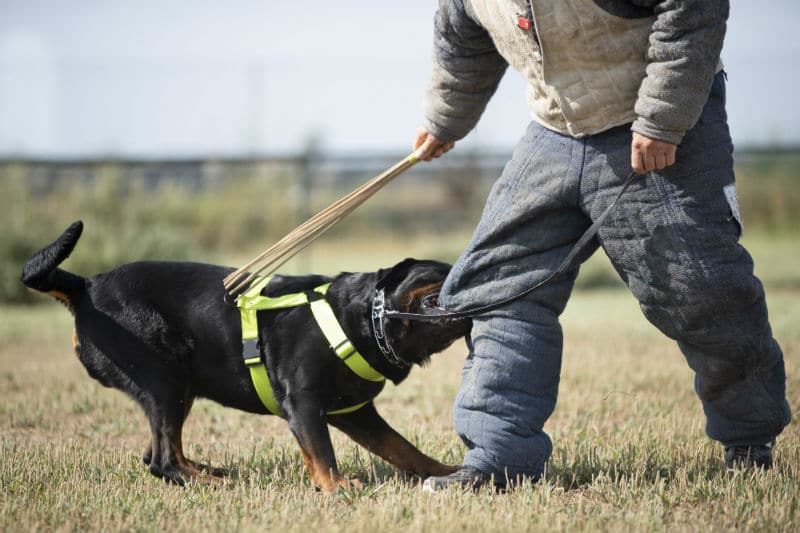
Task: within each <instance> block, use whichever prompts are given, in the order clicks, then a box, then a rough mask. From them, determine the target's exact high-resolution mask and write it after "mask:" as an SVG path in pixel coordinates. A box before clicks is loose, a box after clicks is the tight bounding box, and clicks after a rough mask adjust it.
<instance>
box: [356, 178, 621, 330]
mask: <svg viewBox="0 0 800 533" xmlns="http://www.w3.org/2000/svg"><path fill="white" fill-rule="evenodd" d="M635 177H636V173H635V172H631V173H630V175H629V176H628V179H626V180H625V183H624V184H623V185H622V188H621V189H620V191H619V193H617V196H615V197H614V200H613V201H612V202H611V203H610V204H609V206H608V207H606V209H605V210H604V211H603V212H602V213H601V214H600V216H599V217H597V219H596V220H595V221H594V223H593V224H592V225H591V226H589V228H588V229H587V230H586V231H585V232H583V235H581V237H580V239H578V241H577V242H576V243H575V246H573V247H572V250H570V252H569V254H567V257H565V258H564V260H563V261H561V263H560V264H559V265H558V268H556V269H555V270H554V271H553V272H552V273H551V274H550V275H549V276H547V277H546V278H545V279H543V280H542V281H539V282H538V283H536V284H534V285H533V286H531V287H529V288H527V289H525V290H523V291H522V292H520V293H518V294H515V295H513V296H510V297H508V298H504V299H503V300H500V301H499V302H495V303H493V304H488V305H483V306H480V307H476V308H473V309H465V310H463V311H448V310H447V309H445V308H443V307H429V308H428V309H429V310H430V311H429V312H426V313H424V314H423V313H402V312H400V311H392V310H390V309H386V305H385V302H384V301H383V300H384V295H383V290H382V289H380V290H379V289H378V288H376V291H375V297H374V298H373V305H372V314H373V318H372V320H373V324H375V323H376V322H382V321H383V320H384V319H387V318H400V319H405V320H416V321H419V322H434V321H436V320H451V319H457V318H469V317H473V316H478V315H482V314H484V313H488V312H489V311H493V310H495V309H499V308H500V307H503V306H505V305H508V304H510V303H512V302H515V301H517V300H519V299H521V298H524V297H525V296H527V295H529V294H530V293H532V292H533V291H535V290H537V289H539V288H541V287H544V286H545V285H547V284H548V283H550V282H551V281H553V280H554V279H556V278H557V277H558V276H560V275H561V274H563V273H564V272H566V271H567V270H568V269H570V268H571V267H572V266H573V265H572V263H573V262H574V261H575V258H576V257H577V256H578V255H579V254H580V253H581V252H582V251H583V250H584V248H586V245H587V244H588V243H589V241H591V240H592V239H593V238H594V237H595V236H596V235H597V232H598V230H599V229H600V226H602V225H603V222H605V220H606V219H607V218H608V216H609V215H610V214H611V212H612V211H613V210H614V208H615V207H616V205H617V202H618V201H619V199H620V197H622V195H623V194H625V191H627V190H628V187H629V186H630V184H631V183H633V180H634V178H635ZM436 296H438V293H436V294H431V295H429V296H428V297H426V298H427V299H431V298H433V297H436ZM423 307H424V301H423ZM382 330H383V328H381V331H382ZM379 344H380V343H379Z"/></svg>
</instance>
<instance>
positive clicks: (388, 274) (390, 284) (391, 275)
mask: <svg viewBox="0 0 800 533" xmlns="http://www.w3.org/2000/svg"><path fill="white" fill-rule="evenodd" d="M417 263H419V261H418V260H417V259H413V258H411V257H408V258H406V259H403V260H402V261H400V262H399V263H397V264H396V265H395V266H393V267H392V268H390V269H381V270H378V281H377V283H376V284H375V288H376V289H377V290H380V289H384V290H386V291H388V292H391V291H392V290H394V289H395V288H396V287H397V286H398V285H400V283H402V282H403V280H404V279H406V276H408V271H409V270H411V267H413V266H414V265H415V264H417Z"/></svg>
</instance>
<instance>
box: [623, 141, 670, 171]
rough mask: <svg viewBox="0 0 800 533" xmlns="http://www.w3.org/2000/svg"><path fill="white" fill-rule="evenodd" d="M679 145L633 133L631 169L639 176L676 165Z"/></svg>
mask: <svg viewBox="0 0 800 533" xmlns="http://www.w3.org/2000/svg"><path fill="white" fill-rule="evenodd" d="M677 149H678V145H677V144H672V143H668V142H665V141H659V140H657V139H651V138H650V137H645V136H644V135H640V134H638V133H636V132H635V131H634V132H633V141H632V142H631V167H632V168H633V171H634V172H636V173H637V174H644V173H645V172H650V171H651V170H662V169H665V168H667V167H668V166H670V165H673V164H674V163H675V151H676V150H677Z"/></svg>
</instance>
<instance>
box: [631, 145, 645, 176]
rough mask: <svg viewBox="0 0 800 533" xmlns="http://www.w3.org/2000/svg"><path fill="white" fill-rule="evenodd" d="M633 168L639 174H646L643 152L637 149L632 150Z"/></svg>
mask: <svg viewBox="0 0 800 533" xmlns="http://www.w3.org/2000/svg"><path fill="white" fill-rule="evenodd" d="M631 168H632V169H633V171H634V172H636V173H637V174H644V172H645V170H644V161H643V160H642V152H640V151H639V150H638V149H637V148H633V149H631Z"/></svg>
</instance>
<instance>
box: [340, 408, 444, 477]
mask: <svg viewBox="0 0 800 533" xmlns="http://www.w3.org/2000/svg"><path fill="white" fill-rule="evenodd" d="M328 421H329V422H330V423H331V425H333V426H334V427H336V428H339V429H341V430H342V431H344V432H345V433H347V434H348V435H349V436H350V438H352V439H353V440H354V441H356V442H357V443H359V444H360V445H362V446H364V447H365V448H366V449H368V450H369V451H371V452H372V453H374V454H376V455H378V456H379V457H381V458H382V459H384V460H386V461H388V462H390V463H392V464H393V465H394V466H396V467H397V468H400V469H401V470H403V471H405V472H410V473H412V474H415V475H417V476H420V477H427V476H443V475H447V474H450V473H452V472H454V471H455V470H456V468H457V467H455V466H449V465H446V464H443V463H440V462H439V461H437V460H436V459H432V458H430V457H428V456H427V455H425V454H424V453H422V452H421V451H419V450H418V449H417V448H416V446H414V445H413V444H411V443H410V442H408V441H407V440H406V439H404V438H403V436H402V435H400V434H399V433H398V432H397V431H395V430H394V429H392V427H391V426H390V425H389V424H388V423H387V422H386V420H384V419H383V417H381V415H379V414H378V411H376V410H375V405H374V404H372V403H368V404H367V405H365V406H364V407H362V408H361V409H359V410H358V411H354V412H352V413H347V414H342V415H331V416H329V418H328Z"/></svg>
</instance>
